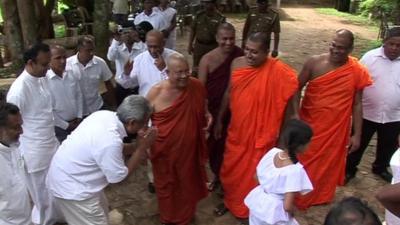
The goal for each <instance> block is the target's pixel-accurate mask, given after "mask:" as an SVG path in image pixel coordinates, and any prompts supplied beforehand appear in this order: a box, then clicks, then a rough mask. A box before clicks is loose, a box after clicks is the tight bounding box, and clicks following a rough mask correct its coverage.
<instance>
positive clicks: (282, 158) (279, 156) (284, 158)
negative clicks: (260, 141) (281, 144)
mask: <svg viewBox="0 0 400 225" xmlns="http://www.w3.org/2000/svg"><path fill="white" fill-rule="evenodd" d="M278 158H279V159H280V160H286V159H289V157H282V156H281V152H279V153H278Z"/></svg>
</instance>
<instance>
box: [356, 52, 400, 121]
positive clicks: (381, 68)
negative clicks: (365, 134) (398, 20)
mask: <svg viewBox="0 0 400 225" xmlns="http://www.w3.org/2000/svg"><path fill="white" fill-rule="evenodd" d="M361 63H362V64H364V65H365V66H366V67H367V68H368V71H369V73H370V74H371V78H372V80H373V81H374V82H373V84H372V85H371V86H368V87H366V88H364V90H363V97H362V105H363V118H364V119H366V120H370V121H373V122H376V123H389V122H398V121H400V57H399V58H397V59H394V60H390V59H389V58H388V57H386V55H385V53H384V50H383V48H382V47H380V48H376V49H373V50H371V51H369V52H367V53H366V54H365V55H364V56H363V57H362V58H361Z"/></svg>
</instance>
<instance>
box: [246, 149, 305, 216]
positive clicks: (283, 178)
mask: <svg viewBox="0 0 400 225" xmlns="http://www.w3.org/2000/svg"><path fill="white" fill-rule="evenodd" d="M279 152H282V150H281V149H279V148H273V149H271V150H269V151H268V153H267V154H265V155H264V156H263V158H262V159H261V161H260V162H259V163H258V165H257V178H258V181H259V183H260V185H258V186H257V187H255V188H254V189H253V190H252V191H251V192H250V193H249V194H248V195H247V196H246V198H245V200H244V202H245V204H246V206H247V207H248V208H249V209H250V214H251V215H253V216H255V217H257V218H258V219H260V220H262V221H264V222H265V223H266V224H279V222H281V223H282V224H297V222H296V220H295V219H294V218H293V217H291V216H290V215H289V214H288V213H287V212H286V211H285V210H284V208H283V201H284V196H285V193H288V192H300V193H301V194H306V193H308V192H310V191H311V190H312V189H313V187H312V184H311V181H310V179H309V178H308V176H307V173H306V171H305V170H304V168H303V165H301V164H300V163H299V162H298V163H296V164H293V165H288V166H284V167H281V168H278V167H276V166H275V163H274V157H275V155H276V154H278V153H279ZM284 222H285V223H284Z"/></svg>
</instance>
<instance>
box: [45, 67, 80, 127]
mask: <svg viewBox="0 0 400 225" xmlns="http://www.w3.org/2000/svg"><path fill="white" fill-rule="evenodd" d="M46 77H47V80H48V84H49V90H50V93H51V97H52V103H53V111H54V119H55V125H56V126H57V127H60V128H62V129H64V130H65V129H67V128H68V125H69V123H68V121H71V120H73V119H76V118H82V116H83V95H82V91H81V88H80V86H79V83H78V80H77V79H76V78H75V77H74V76H73V75H72V71H70V70H69V71H68V70H67V71H65V72H64V74H63V76H62V77H60V76H58V75H57V74H55V73H54V71H53V70H51V69H50V70H48V71H47V75H46Z"/></svg>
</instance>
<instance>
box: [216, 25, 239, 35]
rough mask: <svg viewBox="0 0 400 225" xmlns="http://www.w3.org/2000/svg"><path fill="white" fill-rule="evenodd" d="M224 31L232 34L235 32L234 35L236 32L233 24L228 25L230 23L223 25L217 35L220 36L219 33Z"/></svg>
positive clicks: (219, 27)
mask: <svg viewBox="0 0 400 225" xmlns="http://www.w3.org/2000/svg"><path fill="white" fill-rule="evenodd" d="M222 30H226V31H232V32H234V33H235V32H236V30H235V27H234V26H233V25H232V24H231V23H228V22H225V23H221V24H220V25H219V26H218V29H217V34H218V32H219V31H222Z"/></svg>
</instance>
